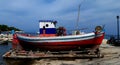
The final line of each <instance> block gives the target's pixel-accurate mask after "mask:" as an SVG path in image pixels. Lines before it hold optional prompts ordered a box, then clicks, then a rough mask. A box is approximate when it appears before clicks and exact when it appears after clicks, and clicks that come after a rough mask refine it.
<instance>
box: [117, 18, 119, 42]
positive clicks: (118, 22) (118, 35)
mask: <svg viewBox="0 0 120 65" xmlns="http://www.w3.org/2000/svg"><path fill="white" fill-rule="evenodd" d="M117 31H118V32H117V34H118V35H117V38H118V41H119V16H117Z"/></svg>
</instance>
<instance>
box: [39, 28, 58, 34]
mask: <svg viewBox="0 0 120 65" xmlns="http://www.w3.org/2000/svg"><path fill="white" fill-rule="evenodd" d="M45 30H46V31H45V33H46V34H56V29H55V28H46V29H45ZM40 34H43V29H40Z"/></svg>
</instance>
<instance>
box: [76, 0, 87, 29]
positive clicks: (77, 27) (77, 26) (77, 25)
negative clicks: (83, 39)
mask: <svg viewBox="0 0 120 65" xmlns="http://www.w3.org/2000/svg"><path fill="white" fill-rule="evenodd" d="M84 1H85V0H82V2H81V3H80V4H79V7H78V17H77V24H76V29H77V31H78V30H79V18H80V7H81V5H82V3H83V2H84Z"/></svg>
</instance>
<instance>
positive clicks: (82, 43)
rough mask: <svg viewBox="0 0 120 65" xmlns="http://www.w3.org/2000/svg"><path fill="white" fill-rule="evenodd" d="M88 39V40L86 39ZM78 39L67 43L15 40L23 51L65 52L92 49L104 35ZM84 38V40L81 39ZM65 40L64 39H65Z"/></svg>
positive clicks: (100, 41)
mask: <svg viewBox="0 0 120 65" xmlns="http://www.w3.org/2000/svg"><path fill="white" fill-rule="evenodd" d="M87 37H89V38H87ZM87 37H86V38H85V37H80V38H82V39H77V38H76V39H77V40H76V39H73V38H71V40H68V39H69V38H68V39H67V41H66V40H65V41H63V40H59V39H56V40H54V41H51V40H50V41H42V42H41V41H26V40H25V39H21V38H19V37H18V38H17V39H18V42H19V44H20V45H21V47H22V48H23V49H25V50H43V51H65V50H77V49H79V48H93V47H94V46H96V45H100V44H101V43H102V40H103V38H104V33H100V34H95V35H92V37H90V36H87ZM83 38H84V39H83ZM65 39H66V38H65Z"/></svg>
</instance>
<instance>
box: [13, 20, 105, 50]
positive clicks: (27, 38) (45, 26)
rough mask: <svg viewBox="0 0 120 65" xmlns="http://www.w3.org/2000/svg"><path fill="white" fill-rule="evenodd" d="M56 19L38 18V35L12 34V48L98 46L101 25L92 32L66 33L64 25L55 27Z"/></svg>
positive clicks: (100, 39) (102, 33)
mask: <svg viewBox="0 0 120 65" xmlns="http://www.w3.org/2000/svg"><path fill="white" fill-rule="evenodd" d="M56 23H57V21H52V20H39V35H37V36H32V35H29V34H14V36H13V48H17V46H20V47H21V48H22V49H26V50H28V49H30V50H31V49H32V50H44V51H45V50H47V51H63V50H76V49H79V48H93V47H95V46H99V45H100V44H101V43H102V40H103V38H104V32H103V31H102V27H101V26H97V27H96V28H95V31H94V32H90V33H84V34H83V33H80V32H79V31H76V32H75V34H71V35H67V33H66V29H65V28H64V27H58V28H57V27H56Z"/></svg>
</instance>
